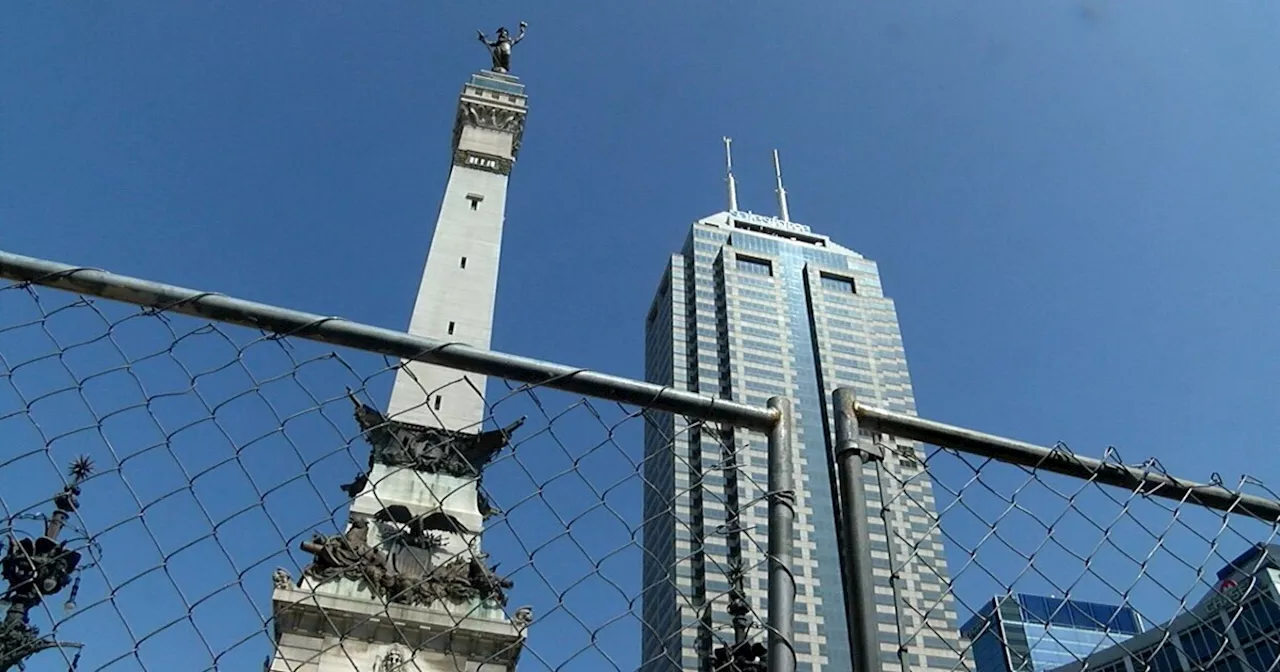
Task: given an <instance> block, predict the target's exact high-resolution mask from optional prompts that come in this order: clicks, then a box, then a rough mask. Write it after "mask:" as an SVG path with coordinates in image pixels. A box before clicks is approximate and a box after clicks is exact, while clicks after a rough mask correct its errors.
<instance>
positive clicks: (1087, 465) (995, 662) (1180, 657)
mask: <svg viewBox="0 0 1280 672" xmlns="http://www.w3.org/2000/svg"><path fill="white" fill-rule="evenodd" d="M834 410H835V413H836V414H837V427H836V431H837V439H838V441H837V444H836V445H837V455H838V456H839V458H840V459H841V460H842V465H843V466H844V467H845V468H844V469H842V471H841V476H844V475H845V474H850V475H856V477H855V478H848V479H846V481H847V482H848V483H849V484H851V485H856V486H858V489H860V490H862V492H860V493H857V494H858V495H861V497H859V498H858V499H857V500H855V499H854V496H853V494H852V493H851V494H850V496H849V497H848V498H846V499H845V500H844V501H845V503H846V507H845V509H844V513H845V514H846V516H847V518H846V520H847V521H848V522H847V524H846V525H844V526H842V527H843V529H842V533H843V534H845V535H846V539H848V542H847V543H848V544H849V548H850V550H849V553H850V554H851V555H852V556H854V557H855V559H856V562H854V563H853V564H854V566H856V567H859V568H862V569H864V570H865V571H864V572H861V573H856V575H855V576H851V577H849V578H850V581H849V583H850V584H851V587H852V588H853V589H854V590H855V591H861V592H857V593H856V595H854V596H853V598H854V599H853V604H854V606H853V607H852V608H851V612H850V613H851V617H850V622H852V623H855V624H856V627H855V628H854V630H855V636H860V637H862V638H863V639H862V642H864V643H865V646H864V647H863V648H862V649H861V650H864V651H868V652H870V653H869V655H868V656H867V657H866V659H865V660H864V661H861V664H860V665H859V667H858V668H856V669H883V670H886V671H897V670H903V671H904V672H905V671H906V670H920V669H976V670H980V671H982V672H986V671H988V670H991V671H996V670H1016V671H1026V672H1032V671H1035V672H1040V671H1042V670H1055V669H1059V668H1062V669H1063V670H1064V672H1078V671H1083V670H1098V671H1105V672H1179V671H1184V670H1185V671H1187V672H1191V671H1193V670H1197V671H1198V670H1210V671H1214V672H1253V671H1257V672H1263V671H1268V670H1276V669H1280V663H1278V662H1277V659H1280V592H1277V586H1278V585H1280V582H1278V581H1277V580H1278V579H1280V571H1277V570H1280V546H1278V547H1275V548H1270V547H1269V545H1270V544H1272V543H1273V542H1275V541H1276V540H1275V537H1276V532H1277V527H1276V521H1277V520H1280V502H1277V501H1276V500H1275V495H1274V493H1272V492H1271V491H1269V490H1267V489H1266V488H1264V487H1263V486H1262V485H1261V484H1260V483H1258V482H1256V481H1253V480H1252V479H1247V478H1246V479H1242V480H1241V481H1240V482H1239V483H1238V484H1225V483H1223V482H1221V480H1220V479H1219V478H1218V477H1217V476H1216V475H1214V477H1213V479H1212V481H1211V482H1210V483H1207V484H1200V483H1194V482H1190V481H1186V480H1183V479H1179V478H1176V477H1174V476H1172V475H1170V474H1168V473H1167V472H1166V471H1165V470H1164V469H1163V468H1162V467H1161V465H1160V463H1159V462H1158V461H1157V460H1154V459H1153V460H1147V461H1145V462H1140V463H1137V464H1136V465H1135V464H1132V463H1126V462H1125V461H1124V460H1122V459H1121V456H1120V455H1119V453H1118V452H1116V451H1114V450H1108V451H1107V453H1106V455H1105V457H1104V459H1102V460H1094V459H1090V458H1086V457H1082V456H1080V455H1076V454H1074V453H1073V452H1071V450H1070V449H1069V448H1068V447H1067V446H1065V445H1062V444H1059V445H1056V446H1052V447H1047V448H1045V447H1038V446H1033V445H1029V444H1026V443H1021V442H1018V441H1013V440H1009V439H1005V438H1001V437H996V436H990V435H985V434H981V433H978V432H973V431H970V430H966V429H962V428H958V427H950V426H946V425H942V424H939V423H935V422H930V421H927V420H922V419H919V418H914V417H909V416H906V415H902V414H898V413H892V412H889V411H885V410H882V409H875V408H870V407H863V406H860V405H858V404H857V402H856V401H855V400H854V398H853V395H852V392H851V391H850V390H837V391H836V393H835V395H834ZM915 442H920V444H924V445H926V446H929V445H932V446H937V447H928V448H924V449H922V448H921V447H920V444H917V443H915ZM1232 486H1235V487H1232ZM859 502H861V505H859ZM944 551H945V553H944ZM957 626H958V628H957ZM957 630H958V632H957Z"/></svg>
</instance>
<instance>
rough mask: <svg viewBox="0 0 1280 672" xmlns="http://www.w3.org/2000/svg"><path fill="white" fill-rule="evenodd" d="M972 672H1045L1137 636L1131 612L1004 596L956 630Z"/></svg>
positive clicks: (1124, 608)
mask: <svg viewBox="0 0 1280 672" xmlns="http://www.w3.org/2000/svg"><path fill="white" fill-rule="evenodd" d="M960 632H961V634H963V635H964V636H965V637H966V638H968V639H969V640H970V641H972V643H973V660H974V664H975V667H976V669H977V672H1048V670H1052V669H1055V668H1058V667H1061V666H1063V665H1066V664H1068V663H1073V662H1075V661H1077V660H1081V659H1083V658H1085V657H1087V656H1088V655H1089V654H1091V653H1093V652H1095V651H1099V650H1102V649H1105V648H1108V647H1110V646H1113V645H1116V644H1119V643H1120V642H1123V641H1125V640H1127V639H1129V638H1130V637H1132V636H1133V635H1136V634H1138V633H1140V632H1142V617H1141V616H1139V615H1138V612H1136V611H1134V610H1133V608H1132V607H1127V606H1115V605H1109V604H1095V603H1092V602H1082V601H1080V600H1064V599H1061V598H1056V597H1044V596H1040V595H1023V594H1018V595H1009V596H1004V597H997V598H994V599H992V600H991V601H990V602H988V603H987V604H986V605H985V606H983V608H982V609H979V610H978V612H977V613H975V614H974V615H973V618H970V619H969V621H968V622H966V623H965V624H964V626H963V627H962V628H960Z"/></svg>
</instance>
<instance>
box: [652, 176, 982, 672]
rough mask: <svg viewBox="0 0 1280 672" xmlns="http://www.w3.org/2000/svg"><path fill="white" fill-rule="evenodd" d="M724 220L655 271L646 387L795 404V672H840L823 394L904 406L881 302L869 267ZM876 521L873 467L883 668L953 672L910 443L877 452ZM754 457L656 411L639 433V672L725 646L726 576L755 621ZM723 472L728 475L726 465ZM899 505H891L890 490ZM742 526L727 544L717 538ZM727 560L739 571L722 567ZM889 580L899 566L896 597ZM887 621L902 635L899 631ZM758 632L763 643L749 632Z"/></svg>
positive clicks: (836, 248) (897, 359)
mask: <svg viewBox="0 0 1280 672" xmlns="http://www.w3.org/2000/svg"><path fill="white" fill-rule="evenodd" d="M779 195H780V201H781V206H782V211H783V217H782V218H777V217H768V216H761V215H756V214H752V213H749V212H743V211H739V210H737V208H736V194H735V193H734V188H733V184H732V178H730V207H731V209H730V210H729V211H726V212H720V213H717V214H714V215H711V216H709V217H705V218H703V219H700V220H698V221H697V222H695V223H694V225H693V227H692V229H691V230H690V232H689V236H688V238H687V239H686V240H685V244H684V248H683V249H682V250H681V252H680V253H679V254H675V255H673V256H672V257H671V258H670V260H669V261H668V263H667V266H666V269H665V271H664V272H663V274H662V279H661V281H660V283H659V286H658V291H657V294H656V296H655V298H654V300H653V304H652V307H651V308H650V310H649V313H648V317H647V319H646V322H645V328H646V339H645V348H646V352H645V372H646V377H647V379H648V380H649V381H650V382H654V383H660V384H663V385H670V386H672V387H675V388H677V389H681V390H688V391H692V392H698V393H702V394H706V395H713V396H719V397H722V398H728V399H733V400H735V401H741V402H745V403H748V404H753V405H757V406H762V405H764V404H765V403H766V401H767V399H768V398H769V397H772V396H775V395H780V396H786V397H789V398H791V399H792V400H793V401H794V404H795V426H796V435H795V437H794V440H793V445H794V453H795V454H794V463H795V468H796V486H797V487H796V491H797V492H796V513H797V517H796V522H797V525H796V530H797V533H796V536H795V552H794V558H795V563H794V566H793V571H794V573H795V577H796V582H797V584H798V587H797V597H796V642H795V645H796V651H797V655H798V670H800V671H801V672H817V671H819V670H827V671H837V670H838V671H841V672H845V671H847V670H849V669H851V667H852V665H851V659H850V651H849V642H848V635H847V629H846V619H845V608H844V600H843V596H842V593H841V585H842V584H841V578H840V565H839V560H838V557H837V546H836V544H835V538H836V526H835V518H834V516H833V512H832V506H831V492H830V490H831V488H830V481H829V473H830V451H829V448H828V441H829V439H830V437H831V435H832V420H831V418H830V417H829V410H830V409H829V405H830V402H829V398H830V397H829V395H830V393H831V392H832V391H833V390H835V389H836V388H838V387H845V386H848V387H853V388H854V389H855V390H856V392H857V395H858V397H859V399H861V400H864V401H869V402H872V403H874V404H876V405H878V406H882V407H887V408H890V409H893V410H896V411H900V412H904V413H914V411H915V402H914V399H913V397H912V392H911V381H910V377H909V375H908V373H907V363H906V358H905V355H904V350H903V346H902V338H901V336H900V334H899V329H898V320H897V315H896V313H895V311H894V304H893V301H892V300H890V299H889V298H887V297H885V296H884V293H883V292H882V290H881V286H880V277H879V273H878V271H877V268H876V264H875V262H872V261H870V260H868V259H866V258H864V257H863V256H862V255H860V254H858V253H857V252H854V251H853V250H850V249H848V248H846V247H843V246H841V245H839V244H837V243H835V242H833V241H832V240H831V239H830V238H828V237H827V236H824V235H820V234H816V233H813V232H812V231H811V229H810V228H809V227H808V226H804V225H802V224H797V223H795V222H791V221H788V220H789V217H788V216H787V214H786V205H785V192H783V191H782V190H781V184H780V183H779ZM883 441H884V443H885V444H886V445H888V447H889V450H888V451H887V453H888V455H887V456H886V458H885V461H884V465H883V466H884V468H885V469H888V470H890V471H892V472H896V474H895V477H892V478H887V479H885V480H886V482H888V483H890V484H893V485H889V486H887V487H889V488H898V489H899V490H894V491H892V492H890V491H886V492H885V493H883V494H884V496H885V498H886V499H889V500H892V502H893V504H892V506H891V507H890V510H889V512H888V514H887V521H888V524H887V525H886V521H885V519H883V518H882V517H881V515H880V510H881V495H882V493H881V492H880V488H879V482H878V479H877V478H876V476H875V471H874V467H873V466H870V467H868V468H867V470H866V471H865V472H864V479H865V482H866V487H867V496H868V498H869V499H871V500H872V501H871V502H870V505H869V506H868V511H870V512H872V514H871V517H870V519H869V520H868V525H869V526H870V528H871V533H872V542H871V543H872V557H873V562H874V564H875V567H874V572H875V578H876V582H877V585H876V600H877V611H878V614H879V619H880V621H879V630H880V635H881V637H880V641H881V657H882V659H883V660H885V661H888V662H890V663H892V664H894V665H897V664H898V662H899V661H900V658H899V653H900V651H899V641H900V639H901V637H900V633H899V627H902V628H903V631H904V632H907V633H916V635H915V636H912V637H908V639H909V640H910V641H909V642H908V643H907V644H906V645H905V650H903V651H901V655H902V656H904V657H905V658H906V662H907V663H908V664H909V665H910V669H913V670H953V669H963V667H961V665H962V663H963V659H964V655H963V654H961V653H959V652H960V651H961V646H960V643H959V632H958V630H957V628H956V613H955V611H954V607H953V603H952V598H951V596H950V594H949V592H948V590H947V586H948V576H947V568H946V560H945V558H944V557H943V548H942V540H941V535H940V533H939V531H938V528H937V514H936V511H935V504H934V498H933V493H932V487H931V483H930V480H929V477H928V474H926V473H924V472H923V470H922V468H921V464H920V462H919V458H918V457H917V453H916V450H915V448H914V446H913V445H912V444H911V443H910V442H904V441H896V440H894V439H892V438H888V437H885V438H884V439H883ZM765 449H766V442H765V437H763V436H761V435H748V433H746V432H742V431H741V430H730V429H728V428H719V427H709V426H698V425H696V424H689V423H688V422H687V421H686V420H685V419H683V418H680V417H676V416H672V415H670V414H662V413H655V414H652V416H651V417H650V422H649V423H647V427H646V435H645V470H646V471H645V478H646V493H645V502H644V508H645V511H644V513H645V531H644V548H645V560H644V574H643V576H644V578H643V581H644V594H643V619H644V634H643V640H644V641H643V646H642V658H643V663H642V669H644V670H651V671H657V670H663V671H670V670H702V669H706V667H705V663H704V661H705V660H706V658H707V657H708V654H709V653H710V651H711V649H712V648H713V647H715V646H716V645H717V642H718V641H722V640H723V639H731V638H732V636H731V635H728V634H726V630H727V629H728V625H729V623H730V622H731V616H730V615H729V614H728V604H729V591H730V587H731V583H732V579H733V577H732V575H731V574H732V570H733V567H735V566H741V567H744V568H745V570H746V571H745V576H744V579H743V585H744V586H745V589H746V590H745V592H746V597H747V601H748V602H749V604H750V605H751V606H752V608H753V610H754V613H755V614H758V615H760V616H759V618H758V619H757V620H763V614H764V613H766V612H765V609H766V597H767V574H766V567H767V565H766V563H765V560H766V559H765V556H764V549H765V540H766V538H767V527H766V522H767V504H766V502H765V500H764V499H763V494H764V487H763V486H764V484H765V483H766V482H767V481H766V465H767V460H766V453H765ZM726 465H732V468H727V467H726ZM903 490H904V491H903ZM735 509H736V510H738V511H740V514H741V517H740V520H739V521H738V522H739V525H738V528H739V529H740V530H741V531H742V532H741V535H740V537H741V541H740V542H739V540H738V539H735V535H734V534H733V533H732V530H731V529H730V528H731V527H732V526H729V525H726V523H727V522H728V521H729V520H731V517H730V515H729V512H730V511H731V510H735ZM735 561H737V562H735ZM891 567H896V568H900V571H899V579H898V581H897V588H898V590H897V595H898V596H899V598H900V599H898V600H895V597H894V595H895V591H894V590H893V589H891V587H890V586H891V583H890V574H891V569H890V568H891ZM899 620H901V623H899ZM757 632H761V631H757Z"/></svg>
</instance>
